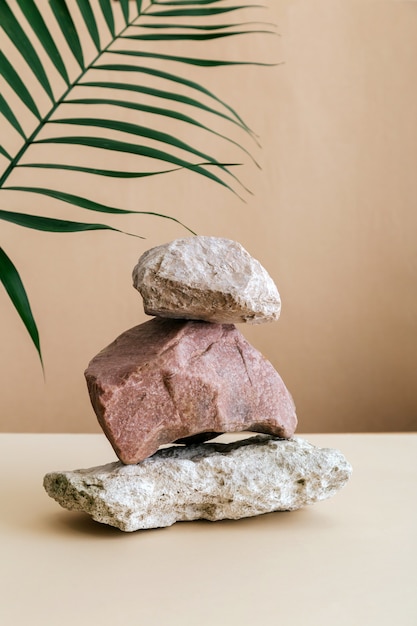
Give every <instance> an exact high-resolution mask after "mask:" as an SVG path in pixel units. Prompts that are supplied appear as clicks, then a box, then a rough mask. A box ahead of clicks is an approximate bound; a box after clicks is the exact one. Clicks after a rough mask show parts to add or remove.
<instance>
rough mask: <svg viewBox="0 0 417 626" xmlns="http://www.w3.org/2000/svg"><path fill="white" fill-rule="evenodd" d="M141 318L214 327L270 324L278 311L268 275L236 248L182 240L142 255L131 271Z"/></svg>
mask: <svg viewBox="0 0 417 626" xmlns="http://www.w3.org/2000/svg"><path fill="white" fill-rule="evenodd" d="M133 286H134V287H135V288H136V289H138V291H139V292H140V293H141V295H142V297H143V301H144V309H145V313H147V314H148V315H158V316H160V317H173V318H180V319H194V320H204V321H206V322H215V323H218V324H236V323H239V322H250V323H259V322H270V321H274V320H277V319H278V317H279V314H280V311H281V301H280V297H279V293H278V290H277V288H276V285H275V283H274V281H273V280H272V278H271V277H270V276H269V274H268V272H267V271H266V270H265V269H264V268H263V267H262V265H261V264H260V263H259V261H257V260H255V259H254V258H253V257H251V255H250V254H249V253H248V252H246V250H245V249H244V248H243V247H242V246H241V244H240V243H237V242H236V241H232V240H230V239H220V238H218V237H202V236H199V237H188V238H185V239H176V240H175V241H172V242H171V243H168V244H165V245H162V246H158V247H156V248H152V249H151V250H148V251H147V252H145V253H144V254H143V255H142V256H141V257H140V259H139V261H138V264H137V265H136V267H135V268H134V270H133Z"/></svg>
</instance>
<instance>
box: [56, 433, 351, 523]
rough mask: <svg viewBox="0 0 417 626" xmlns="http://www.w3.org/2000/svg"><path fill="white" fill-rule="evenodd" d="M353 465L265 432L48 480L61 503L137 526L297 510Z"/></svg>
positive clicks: (325, 494) (333, 486) (334, 486)
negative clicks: (269, 435)
mask: <svg viewBox="0 0 417 626" xmlns="http://www.w3.org/2000/svg"><path fill="white" fill-rule="evenodd" d="M351 471H352V468H351V466H350V465H349V463H348V462H347V461H346V459H345V458H344V456H343V455H342V453H341V452H339V451H338V450H333V449H326V448H323V449H321V448H316V447H315V446H313V445H311V444H310V443H308V442H307V441H305V440H303V439H300V438H298V437H294V438H293V439H290V440H276V439H272V438H271V437H268V436H265V435H260V436H257V437H253V438H251V439H245V440H243V441H239V442H236V443H233V444H219V443H217V444H216V443H206V444H201V445H193V446H189V447H183V446H178V447H171V448H167V449H164V450H160V451H159V452H157V453H156V454H155V455H154V456H153V457H151V458H149V459H146V460H145V461H143V462H142V463H140V464H138V465H123V464H122V463H120V462H117V463H110V464H108V465H103V466H101V467H94V468H91V469H81V470H75V471H72V472H71V471H70V472H52V473H50V474H47V475H46V476H45V478H44V487H45V489H46V491H47V492H48V494H49V495H50V496H51V497H52V498H54V499H55V500H56V501H57V502H59V504H61V505H62V506H63V507H64V508H67V509H70V510H78V511H85V512H86V513H88V514H89V515H91V516H92V517H93V519H95V520H96V521H98V522H102V523H104V524H110V525H111V526H116V527H117V528H120V529H121V530H124V531H134V530H139V529H144V528H158V527H163V526H171V525H172V524H174V523H175V522H177V521H187V520H196V519H207V520H211V521H216V520H220V519H225V518H226V519H239V518H242V517H252V516H254V515H260V514H262V513H269V512H272V511H292V510H295V509H298V508H300V507H302V506H304V505H306V504H312V503H314V502H317V501H319V500H324V499H325V498H329V497H330V496H332V495H334V494H335V493H336V492H337V491H338V490H339V489H340V488H341V487H343V486H344V485H345V483H346V482H347V480H348V479H349V476H350V474H351Z"/></svg>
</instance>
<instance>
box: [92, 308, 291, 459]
mask: <svg viewBox="0 0 417 626" xmlns="http://www.w3.org/2000/svg"><path fill="white" fill-rule="evenodd" d="M85 374H86V379H87V385H88V389H89V393H90V398H91V402H92V405H93V407H94V410H95V412H96V415H97V417H98V420H99V423H100V425H101V427H102V428H103V430H104V432H105V434H106V436H107V438H108V439H109V441H110V443H111V444H112V446H113V448H114V450H115V452H116V454H117V456H118V457H119V459H120V460H121V461H122V462H123V463H126V464H133V463H138V462H139V461H142V460H143V459H145V458H146V457H148V456H150V455H151V454H153V453H154V452H156V450H157V449H158V448H159V446H160V445H162V444H166V443H171V442H174V441H176V440H178V439H184V438H187V437H194V436H195V435H201V436H200V440H202V439H206V438H210V437H212V436H214V433H224V432H239V431H242V430H249V431H255V432H260V433H267V434H271V435H277V436H279V437H284V438H288V437H291V436H292V435H293V433H294V431H295V428H296V424H297V418H296V415H295V407H294V403H293V400H292V398H291V395H290V393H289V392H288V390H287V388H286V387H285V385H284V383H283V382H282V380H281V378H280V376H279V374H278V373H277V372H276V370H275V369H274V368H273V366H272V365H271V363H270V362H269V361H267V360H266V359H265V358H264V357H263V356H262V355H261V354H260V352H258V351H257V350H255V348H253V347H252V346H251V345H250V344H249V343H248V342H247V341H246V339H245V338H244V337H243V335H242V334H241V333H240V332H239V331H238V330H237V329H236V327H235V326H234V325H232V324H210V323H207V322H197V321H184V320H169V319H162V318H155V319H153V320H151V321H149V322H146V323H144V324H141V325H139V326H136V327H134V328H131V329H130V330H127V331H126V332H124V333H123V334H122V335H120V337H118V338H117V339H116V340H115V341H114V342H113V343H111V344H110V345H109V346H108V347H107V348H105V349H104V350H102V351H101V352H100V353H99V354H98V355H97V356H96V357H94V358H93V359H92V361H91V362H90V364H89V366H88V368H87V370H86V372H85ZM202 433H207V436H205V435H203V434H202Z"/></svg>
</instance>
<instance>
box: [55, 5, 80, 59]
mask: <svg viewBox="0 0 417 626" xmlns="http://www.w3.org/2000/svg"><path fill="white" fill-rule="evenodd" d="M49 5H50V7H51V9H52V11H53V14H54V15H55V19H56V21H57V22H58V25H59V27H60V29H61V32H62V34H63V35H64V37H65V39H66V41H67V44H68V45H69V47H70V50H71V52H72V53H73V55H74V57H75V58H76V60H77V62H78V65H79V66H80V67H81V69H84V55H83V49H82V47H81V43H80V38H79V36H78V32H77V29H76V28H75V24H74V21H73V19H72V16H71V13H70V12H69V10H68V7H67V5H66V2H65V0H49Z"/></svg>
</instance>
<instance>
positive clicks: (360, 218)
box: [0, 0, 417, 432]
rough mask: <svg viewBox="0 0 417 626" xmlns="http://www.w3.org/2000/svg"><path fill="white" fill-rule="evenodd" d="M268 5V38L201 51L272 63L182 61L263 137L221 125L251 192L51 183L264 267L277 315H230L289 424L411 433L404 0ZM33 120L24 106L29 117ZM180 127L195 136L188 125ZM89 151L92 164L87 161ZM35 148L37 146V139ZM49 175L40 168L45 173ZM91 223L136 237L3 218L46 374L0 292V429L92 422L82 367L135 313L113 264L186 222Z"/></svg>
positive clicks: (413, 127)
mask: <svg viewBox="0 0 417 626" xmlns="http://www.w3.org/2000/svg"><path fill="white" fill-rule="evenodd" d="M268 4H269V5H270V8H269V11H268V12H265V11H264V12H263V13H262V16H261V17H260V18H259V17H258V18H257V19H267V20H268V21H275V22H276V23H277V24H278V30H279V33H280V37H279V38H276V37H271V36H266V37H262V36H254V37H253V38H251V39H250V40H249V39H248V38H241V39H239V38H235V39H234V38H232V39H228V40H225V41H223V42H221V43H219V42H216V43H213V42H212V43H209V44H208V45H209V46H211V47H210V51H211V50H213V51H214V52H213V56H220V48H221V49H222V50H224V51H225V52H224V54H225V56H228V57H229V58H235V59H236V60H239V59H242V58H248V57H252V58H257V59H259V60H264V61H265V60H267V61H270V60H273V61H279V62H283V64H280V65H278V66H277V67H274V68H254V67H253V68H247V67H245V68H236V69H227V68H226V69H223V68H220V69H219V68H217V69H213V70H207V71H206V72H205V77H204V76H202V74H200V72H203V70H197V71H196V72H194V74H195V77H196V78H197V77H198V79H199V80H201V82H204V81H205V82H206V84H207V85H208V86H209V87H210V88H211V89H213V90H215V91H216V93H218V94H219V95H220V96H221V97H222V98H224V99H226V100H227V101H228V102H230V103H231V104H232V105H233V106H235V107H236V108H237V109H238V110H239V112H240V113H241V114H242V115H243V117H244V119H245V120H246V121H247V122H248V123H249V125H250V126H251V127H253V128H254V129H255V131H256V132H257V133H258V135H259V136H260V140H261V143H262V149H257V148H256V146H255V145H254V144H250V142H247V140H246V139H244V138H243V137H242V136H239V135H238V134H237V135H236V137H235V138H236V139H237V140H241V141H244V142H245V145H246V147H247V148H248V149H251V150H252V152H253V154H254V156H255V158H256V159H257V160H258V161H259V162H260V164H261V166H262V171H259V170H258V169H257V168H256V167H254V166H253V165H252V164H251V163H250V162H249V161H248V160H247V163H246V165H245V166H244V167H243V168H241V170H240V175H241V177H242V179H243V180H244V181H245V183H246V184H247V185H249V186H250V187H251V189H252V190H253V192H254V196H253V197H251V196H248V195H245V199H246V204H245V203H243V202H241V201H240V200H239V199H237V198H236V197H234V196H233V195H232V194H230V193H228V192H227V191H225V190H223V189H221V188H220V187H217V186H215V185H214V184H213V183H210V182H209V181H205V180H203V179H201V178H200V177H198V176H195V175H192V174H189V173H184V172H178V173H175V174H170V175H167V176H165V177H164V178H157V177H156V178H153V179H152V178H150V179H144V180H133V181H128V182H124V183H123V184H122V185H120V182H117V181H114V180H110V179H100V178H98V177H94V178H93V177H87V176H86V175H82V174H78V175H77V174H65V176H66V179H65V184H66V185H67V190H68V191H70V190H72V191H73V193H77V192H80V194H81V192H82V190H83V189H84V190H88V189H89V188H90V189H91V186H94V197H95V198H96V199H97V200H99V201H102V202H106V203H108V204H111V203H113V204H115V205H116V206H120V207H123V208H132V209H138V210H153V211H160V212H162V213H167V214H170V215H172V216H175V217H176V218H179V219H180V220H182V221H184V222H185V223H187V224H188V225H189V226H190V227H192V228H193V229H194V230H195V231H197V232H198V233H199V234H209V235H216V236H223V237H229V238H232V239H236V240H239V241H240V242H241V243H242V244H243V245H244V246H245V247H246V248H247V250H248V251H249V252H251V253H252V254H253V255H254V256H255V257H257V258H258V259H259V260H260V261H261V262H262V263H263V264H264V265H265V267H266V268H267V269H268V270H269V272H270V274H271V275H272V276H273V278H274V279H275V281H276V283H277V285H278V288H279V290H280V292H281V296H282V300H283V313H282V317H281V320H280V321H279V322H278V323H277V324H274V325H272V324H268V325H265V326H256V327H251V328H243V329H242V330H243V332H244V333H245V335H246V336H247V337H248V338H249V339H250V341H251V342H252V343H253V344H254V345H255V346H256V347H257V348H258V349H260V350H261V351H262V352H263V353H264V354H265V355H266V356H267V357H268V358H269V359H270V360H271V361H272V363H273V364H274V366H275V367H276V368H277V369H278V370H279V372H280V373H281V375H282V377H283V378H284V381H285V382H286V384H287V386H288V387H289V389H290V391H291V392H292V394H293V396H294V398H295V401H296V404H297V407H298V415H299V431H304V432H315V431H316V432H324V431H328V432H343V431H381V430H387V431H401V430H415V428H416V425H417V398H416V391H417V390H416V387H417V385H416V375H417V354H416V353H417V350H416V349H417V328H416V327H417V298H416V285H417V281H416V279H417V255H416V227H417V214H416V209H415V205H416V191H417V190H416V187H417V177H416V159H417V115H416V102H417V100H416V95H417V94H416V81H415V72H416V66H417V36H416V35H417V2H401V1H394V0H392V1H380V2H379V1H368V0H362V1H360V2H351V1H348V0H343V1H342V0H339V1H337V0H326V1H325V0H315V1H314V2H310V1H308V0H298V1H293V2H289V1H287V2H284V1H278V0H271V1H270V2H269V3H268ZM39 5H40V6H41V5H42V3H41V2H39ZM0 36H1V38H2V42H3V43H5V42H4V41H3V40H4V36H3V35H0ZM249 41H250V42H251V43H250V44H249ZM5 45H6V48H7V42H6V43H5ZM177 49H178V47H177V48H176V50H177ZM9 52H10V54H12V53H13V54H15V53H14V52H13V50H11V49H10V51H9ZM15 57H16V65H17V66H18V65H19V63H20V61H19V60H18V58H17V56H16V54H15ZM190 75H191V76H192V72H191V71H190ZM57 84H58V85H59V79H57ZM1 88H2V90H3V89H4V93H9V92H7V87H5V86H4V84H3V83H1ZM40 101H42V98H40ZM16 109H17V110H19V104H18V103H17V102H16ZM203 117H204V116H203ZM203 117H202V118H201V119H203ZM206 121H207V122H208V123H211V122H210V120H209V119H207V120H206ZM1 123H2V126H3V127H4V129H5V130H4V131H3V132H2V142H3V143H4V144H5V145H7V146H8V147H9V148H10V149H11V150H12V149H13V146H14V145H15V144H14V143H13V142H15V141H17V139H16V137H15V135H13V136H12V135H11V136H10V137H9V138H7V137H6V138H5V139H4V137H5V133H6V130H7V129H6V127H5V124H3V122H1ZM32 123H33V121H32V119H31V118H30V117H29V114H28V119H27V124H26V126H27V128H28V129H29V128H30V127H31V124H32ZM167 128H169V129H170V131H171V132H172V131H173V130H174V129H173V127H172V126H169V125H168V126H167ZM216 128H218V130H219V131H221V130H225V131H226V132H228V133H229V132H230V131H229V129H228V128H226V127H225V128H224V129H223V128H222V126H221V124H217V126H216ZM181 132H184V130H183V128H182V129H181ZM187 132H188V133H189V131H187ZM183 136H184V137H185V138H186V137H187V136H186V135H183ZM188 137H189V139H190V140H191V139H192V138H195V139H196V140H197V138H198V133H197V132H196V131H193V134H192V135H189V136H188ZM203 141H205V142H206V143H205V144H204V148H205V149H207V150H208V149H210V148H212V147H213V150H214V149H215V142H213V144H212V140H211V139H210V140H207V139H203ZM16 145H17V144H16ZM216 145H217V144H216ZM43 149H45V148H43ZM222 149H223V150H224V148H222ZM48 150H50V148H48ZM96 152H97V151H96ZM96 152H94V154H93V156H92V158H93V159H95V161H94V162H95V163H97V164H98V163H101V164H102V165H104V161H103V162H101V161H100V159H101V157H102V155H99V154H96ZM54 154H55V153H54ZM73 154H74V153H72V152H71V151H70V150H69V149H67V150H66V152H65V155H66V157H67V158H70V157H72V156H73ZM35 158H36V159H37V160H42V152H41V150H40V148H39V147H38V148H37V153H36V155H35V152H33V153H32V159H31V160H32V161H33V160H35ZM219 158H223V159H225V160H227V159H229V158H230V159H236V153H234V152H233V151H232V150H230V154H229V151H228V150H224V151H223V152H221V153H220V156H219ZM239 158H241V157H239ZM117 160H119V157H117ZM2 163H3V161H2ZM86 164H87V163H86ZM132 169H134V167H133V166H132ZM33 176H34V174H33V172H31V171H30V170H21V171H20V172H18V173H16V174H15V176H14V178H13V179H10V184H16V185H17V184H29V183H30V182H31V181H32V182H33V181H34V180H36V181H37V182H38V183H39V181H40V178H39V177H40V173H39V172H35V177H34V178H33ZM58 176H61V174H58V173H54V174H53V176H51V175H48V178H46V179H45V182H47V183H50V184H51V186H52V184H54V185H55V182H56V177H58ZM62 176H64V174H62ZM51 181H52V182H51ZM0 197H1V206H2V208H7V209H15V210H20V211H23V210H25V211H28V212H32V213H34V212H37V213H39V214H41V215H51V216H55V217H58V216H61V217H66V218H68V219H76V220H77V219H78V220H80V221H82V220H84V221H88V220H90V221H103V220H104V218H105V216H101V215H98V214H87V213H86V212H85V211H81V210H76V209H73V208H72V207H70V206H69V205H64V204H62V203H58V202H56V201H53V200H50V199H46V198H45V199H43V198H41V196H34V195H30V194H21V193H17V192H12V191H1V192H0ZM107 223H109V224H112V225H114V226H116V227H118V228H121V229H124V230H129V231H131V232H136V233H138V234H141V235H144V236H146V240H145V241H141V240H138V239H134V238H130V237H125V236H123V235H118V234H115V233H105V232H103V233H85V234H71V235H53V234H48V233H40V232H36V231H28V230H25V229H22V228H20V227H17V226H13V225H11V224H6V223H2V231H1V232H2V238H1V240H2V245H3V247H4V248H5V250H6V251H7V253H8V254H9V255H10V256H11V258H12V259H13V260H14V262H15V263H16V265H17V267H18V268H19V270H20V273H21V276H22V278H23V280H24V282H25V285H26V287H27V291H28V293H29V296H30V298H31V302H32V307H33V311H34V314H35V316H36V319H37V321H38V325H39V329H40V333H41V339H42V347H43V353H44V360H45V364H46V382H44V380H43V377H42V372H41V368H40V366H39V363H38V362H37V356H36V353H35V351H34V349H33V348H32V346H31V345H30V342H29V340H28V338H27V336H26V334H25V331H24V329H23V326H22V324H21V322H20V320H19V319H18V317H17V316H16V314H15V312H14V310H13V308H12V306H11V304H10V302H9V300H8V298H7V297H6V295H5V293H4V290H3V289H0V310H1V321H2V323H1V328H0V342H1V346H2V348H1V359H0V381H1V382H0V429H2V430H4V431H40V432H48V431H51V432H54V431H55V432H65V431H66V432H78V431H79V432H88V431H97V430H98V426H97V424H96V420H95V416H94V413H93V411H92V409H91V408H90V405H89V399H88V395H87V391H86V386H85V383H84V380H83V370H84V369H85V367H86V365H87V363H88V361H89V359H90V358H91V357H92V356H93V355H94V354H95V353H96V352H98V351H99V350H100V349H101V348H102V347H104V346H105V345H107V343H109V342H110V341H111V340H113V339H114V338H115V337H116V336H117V335H118V334H119V333H120V332H122V331H123V330H125V329H126V328H128V327H130V326H133V325H135V324H137V323H140V322H142V321H144V320H145V316H144V314H143V312H142V306H141V301H140V298H139V295H138V294H137V293H136V292H135V291H134V290H133V289H132V287H131V279H130V274H131V270H132V268H133V266H134V264H135V263H136V260H137V258H138V257H139V256H140V254H142V252H144V250H146V249H147V248H149V247H152V246H154V245H158V244H160V243H163V242H166V241H169V240H172V239H175V238H177V237H182V236H185V235H186V231H184V230H183V229H182V228H181V227H179V226H178V225H176V224H174V223H173V222H167V221H164V220H161V219H157V218H151V217H134V216H126V217H119V218H114V217H113V218H112V217H109V218H108V219H107Z"/></svg>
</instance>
